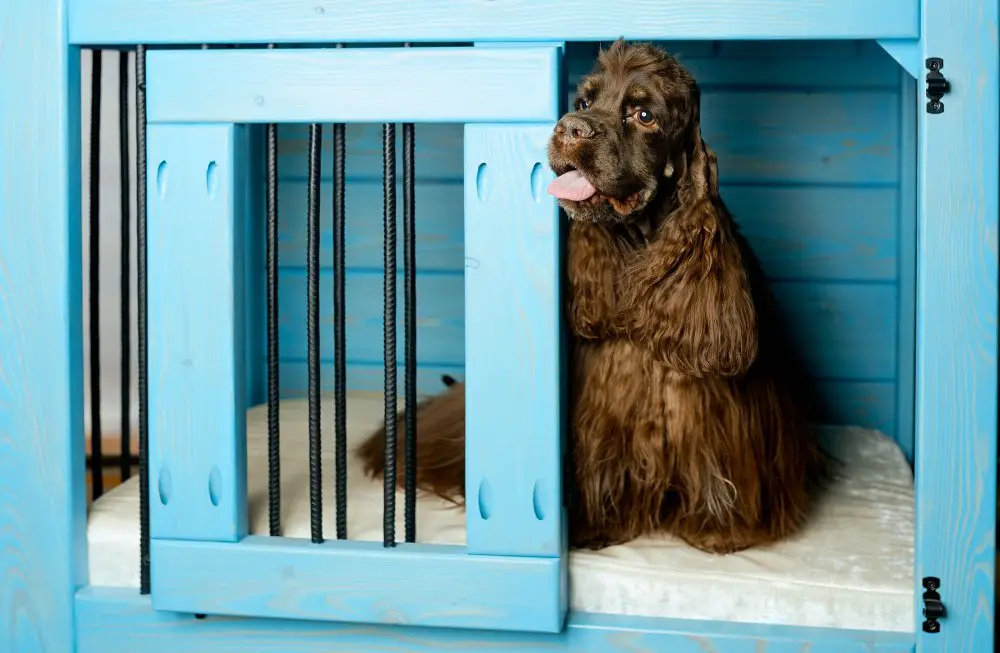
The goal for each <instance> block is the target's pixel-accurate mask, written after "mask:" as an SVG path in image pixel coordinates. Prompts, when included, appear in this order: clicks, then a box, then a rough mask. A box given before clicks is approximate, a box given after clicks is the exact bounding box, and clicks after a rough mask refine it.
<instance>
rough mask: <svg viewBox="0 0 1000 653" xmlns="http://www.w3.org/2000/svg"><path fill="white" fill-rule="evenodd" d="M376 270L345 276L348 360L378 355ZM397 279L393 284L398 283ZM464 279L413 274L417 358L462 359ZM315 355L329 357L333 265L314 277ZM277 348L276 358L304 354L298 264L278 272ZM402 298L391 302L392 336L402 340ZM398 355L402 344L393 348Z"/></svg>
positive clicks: (379, 306) (302, 299)
mask: <svg viewBox="0 0 1000 653" xmlns="http://www.w3.org/2000/svg"><path fill="white" fill-rule="evenodd" d="M382 279H383V275H382V270H365V271H359V270H354V271H352V273H351V274H350V275H349V276H348V277H347V281H346V284H345V286H346V295H347V300H346V304H347V319H346V326H347V355H348V361H349V362H362V363H364V362H368V363H374V364H381V361H382V360H383V349H382V327H383V317H382V316H383V312H384V303H383V290H382ZM402 285H403V282H402V279H400V280H399V281H398V287H400V288H401V287H402ZM463 291H464V281H463V279H462V275H461V274H460V273H457V274H452V273H445V274H418V275H417V356H418V357H419V359H420V360H421V361H426V362H433V363H438V364H446V365H460V364H461V363H462V361H463V359H464V351H465V348H464V338H465V312H464V304H465V302H464V301H463ZM319 292H320V302H319V309H320V310H319V322H320V358H321V359H322V360H323V361H327V362H332V361H333V301H332V299H331V298H332V297H333V271H332V270H321V272H320V278H319ZM278 296H279V297H281V298H282V302H283V303H282V306H281V309H282V310H280V311H279V314H278V337H279V339H280V345H279V351H280V352H281V358H282V360H295V359H298V360H304V359H305V357H306V277H305V272H304V271H303V270H301V269H293V270H283V271H282V272H281V274H279V276H278ZM403 311H404V306H403V302H402V301H399V302H397V306H396V320H397V322H396V327H397V333H396V337H397V338H398V341H399V342H402V341H403V328H404V327H403V317H404V313H403ZM397 355H398V360H399V362H402V361H403V348H402V347H400V348H399V351H398V352H397Z"/></svg>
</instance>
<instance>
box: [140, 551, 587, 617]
mask: <svg viewBox="0 0 1000 653" xmlns="http://www.w3.org/2000/svg"><path fill="white" fill-rule="evenodd" d="M152 549H153V567H152V568H153V587H154V588H155V592H154V595H153V606H154V608H155V609H157V610H170V611H174V612H182V613H188V614H190V613H195V614H198V613H202V614H207V615H232V616H241V617H266V618H276V617H277V618H287V619H297V620H304V621H314V620H319V621H339V622H349V623H352V624H359V623H360V624H385V625H393V626H402V625H409V626H422V627H441V628H458V629H463V630H469V629H477V630H478V629H485V630H491V631H520V632H547V633H555V632H559V631H560V630H562V628H563V625H564V622H565V616H566V610H565V600H564V598H563V597H562V596H561V591H560V579H561V578H563V577H564V576H565V574H566V564H567V560H566V558H543V557H528V556H477V555H470V554H469V552H468V550H467V549H466V548H465V547H461V546H447V545H427V544H410V543H404V542H399V543H397V545H396V546H395V547H394V548H393V549H391V550H386V549H385V548H384V547H383V544H382V542H380V541H376V542H372V541H360V540H328V541H326V542H323V543H320V544H315V543H312V542H310V541H309V540H307V539H297V538H278V537H262V536H256V535H251V536H249V537H247V538H245V539H243V540H242V541H240V542H237V543H231V542H185V541H179V540H174V541H170V540H154V541H153V544H152ZM300 623H301V622H300Z"/></svg>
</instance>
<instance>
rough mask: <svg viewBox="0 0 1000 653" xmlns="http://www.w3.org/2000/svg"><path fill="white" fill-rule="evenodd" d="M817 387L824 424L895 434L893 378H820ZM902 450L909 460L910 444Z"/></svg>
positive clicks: (910, 453) (911, 452)
mask: <svg viewBox="0 0 1000 653" xmlns="http://www.w3.org/2000/svg"><path fill="white" fill-rule="evenodd" d="M817 390H818V391H819V394H820V400H821V402H822V406H821V407H820V408H821V412H820V417H821V419H822V421H823V423H824V424H850V425H858V426H864V427H866V428H873V429H878V430H880V431H882V432H883V433H885V434H886V435H888V436H889V437H890V438H895V437H896V436H897V433H896V384H895V383H894V382H892V381H882V382H878V381H875V382H869V381H819V382H817ZM900 444H901V445H902V444H904V443H900ZM903 453H904V454H906V455H907V457H908V458H909V459H911V460H912V458H913V450H912V448H906V447H904V450H903Z"/></svg>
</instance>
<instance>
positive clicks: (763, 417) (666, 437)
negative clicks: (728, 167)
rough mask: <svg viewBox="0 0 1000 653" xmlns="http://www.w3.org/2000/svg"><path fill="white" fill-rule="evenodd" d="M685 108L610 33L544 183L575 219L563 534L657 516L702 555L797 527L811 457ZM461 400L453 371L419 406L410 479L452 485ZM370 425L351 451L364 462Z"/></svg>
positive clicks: (450, 489)
mask: <svg viewBox="0 0 1000 653" xmlns="http://www.w3.org/2000/svg"><path fill="white" fill-rule="evenodd" d="M699 114H700V92H699V89H698V85H697V84H696V83H695V80H694V79H693V78H692V77H691V75H690V74H689V73H688V72H687V71H686V70H685V69H684V68H682V67H681V66H680V65H679V64H678V63H677V61H676V60H675V59H674V58H672V57H671V56H669V55H668V54H666V53H665V52H663V51H661V50H659V49H657V48H655V47H653V46H650V45H626V44H625V43H624V42H623V41H618V42H616V43H615V44H614V45H612V46H611V48H610V49H608V50H607V51H605V52H603V53H602V54H601V55H600V58H599V60H598V62H597V65H596V68H595V70H594V71H593V72H592V73H591V74H590V75H588V76H587V77H586V78H584V79H583V81H582V82H581V83H580V86H579V89H578V91H577V98H576V102H575V110H574V111H571V112H570V113H568V114H566V115H565V116H563V118H562V119H561V120H560V121H559V123H558V124H557V125H556V127H555V130H554V133H553V135H552V138H551V140H550V144H549V164H550V165H551V167H552V169H553V170H554V171H555V173H556V174H557V175H559V176H558V177H557V178H556V179H555V180H554V181H553V182H552V184H551V185H550V187H549V192H550V193H551V194H552V195H554V196H556V197H557V198H559V204H560V206H562V208H563V209H564V210H565V212H566V213H567V214H568V216H569V217H570V219H571V222H570V227H569V235H568V239H569V242H568V247H567V278H568V288H567V293H566V296H567V300H568V307H567V309H568V315H567V318H568V320H569V324H570V327H571V330H572V332H573V335H574V364H573V369H572V371H571V384H572V390H571V401H572V416H571V424H570V438H571V449H572V453H573V467H574V476H575V478H574V479H573V480H574V481H575V497H574V500H573V501H572V502H571V507H570V513H569V515H570V516H569V518H570V538H571V544H572V545H573V546H574V547H586V548H598V547H603V546H606V545H610V544H616V543H622V542H626V541H628V540H631V539H633V538H635V537H638V536H640V535H644V534H648V533H653V532H656V531H669V532H672V533H674V534H676V535H677V536H679V537H681V538H682V539H684V540H685V541H686V542H688V543H690V544H691V545H693V546H695V547H697V548H699V549H702V550H705V551H709V552H714V553H727V552H732V551H738V550H741V549H745V548H747V547H750V546H755V545H760V544H764V543H768V542H774V541H776V540H779V539H781V538H784V537H786V536H788V535H790V534H792V533H793V532H795V531H796V530H797V529H798V528H799V527H800V526H801V524H802V523H803V521H804V519H805V517H806V514H807V512H808V509H809V505H810V502H811V496H812V489H813V488H814V486H815V484H814V481H819V480H820V478H821V476H822V474H823V471H824V457H823V455H822V453H821V452H820V449H819V447H818V445H817V443H816V440H815V436H814V433H813V432H812V430H811V429H810V428H809V422H808V419H807V417H808V415H807V412H806V409H805V397H804V396H803V394H802V393H801V392H800V390H801V388H802V387H803V386H802V378H801V377H800V375H799V370H798V367H797V365H796V364H795V362H794V361H793V360H792V357H791V355H790V353H789V351H788V347H789V344H788V342H787V341H786V340H785V339H784V338H783V337H782V336H781V334H780V329H781V327H780V325H779V324H778V321H777V319H776V316H775V313H774V308H773V306H772V301H771V298H770V295H769V291H768V289H767V287H766V284H765V281H764V277H763V274H762V272H761V270H760V266H759V264H758V262H757V260H756V258H755V257H754V255H753V253H752V252H751V250H750V248H749V246H748V245H747V243H746V241H745V239H744V238H743V237H742V235H741V234H740V233H739V231H738V229H737V227H736V224H735V223H734V222H733V220H732V219H731V218H730V215H729V213H728V211H727V209H726V206H725V204H724V203H723V201H722V199H721V198H720V197H719V188H718V171H717V167H716V158H715V155H714V153H713V152H712V151H711V150H710V149H709V148H708V146H707V145H706V144H705V142H704V141H703V140H702V135H701V127H700V115H699ZM464 411H465V404H464V388H463V387H462V385H461V384H453V385H451V386H450V387H449V388H448V390H447V391H446V392H445V393H444V394H442V395H440V396H438V397H434V398H432V399H430V400H428V401H426V402H424V403H422V404H421V406H420V407H419V409H418V424H417V436H418V445H417V446H418V454H417V470H418V472H417V475H418V477H417V482H418V485H419V487H421V488H423V489H426V490H429V491H431V492H434V493H435V494H438V495H440V496H443V497H446V498H449V499H454V500H456V501H461V499H462V496H463V494H464V429H465V420H464ZM400 426H401V425H400ZM398 433H399V434H400V435H399V437H400V438H402V437H403V436H402V433H403V430H402V428H400V429H399V430H398ZM383 437H384V432H379V433H377V434H375V435H374V436H373V437H372V438H371V439H370V440H369V441H367V442H366V443H365V444H364V445H363V447H362V448H361V449H360V451H359V454H360V456H361V458H362V459H363V461H364V463H365V466H366V470H367V472H368V473H369V474H371V475H373V476H379V475H381V474H382V472H383V468H384V460H383V444H382V438H383ZM398 450H399V451H400V452H401V453H400V455H401V456H402V451H403V445H402V441H400V444H399V448H398ZM399 480H400V483H402V482H403V477H402V475H400V477H399Z"/></svg>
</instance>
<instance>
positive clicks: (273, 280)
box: [265, 124, 281, 537]
mask: <svg viewBox="0 0 1000 653" xmlns="http://www.w3.org/2000/svg"><path fill="white" fill-rule="evenodd" d="M266 131H267V193H266V198H265V204H266V211H267V220H266V222H267V224H266V227H265V229H266V232H267V233H266V237H265V238H266V241H267V245H266V246H267V273H266V276H267V282H266V283H267V496H268V519H269V523H270V534H271V536H272V537H277V536H279V535H281V440H280V428H279V423H280V420H279V410H280V409H279V406H278V399H279V396H280V385H279V378H278V371H279V370H278V360H279V358H278V126H277V125H275V124H269V125H267V127H266Z"/></svg>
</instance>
